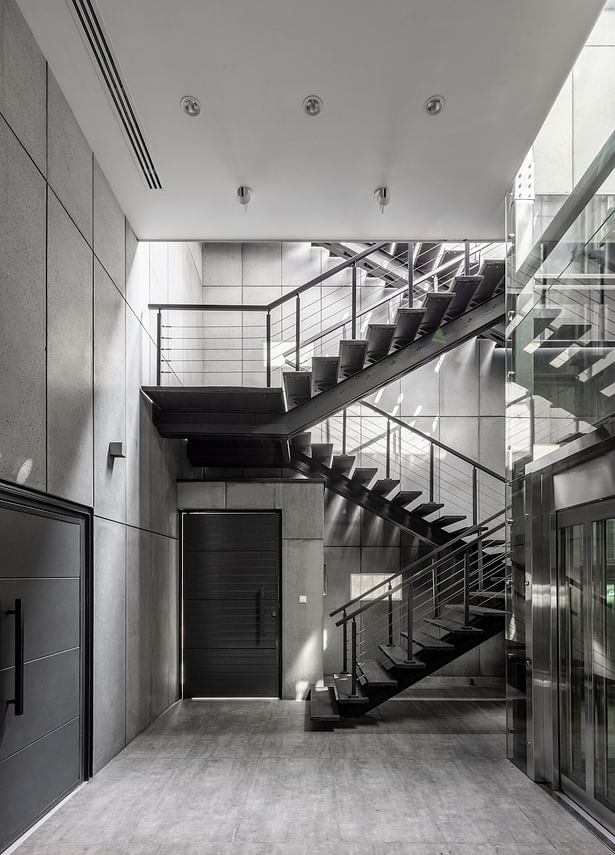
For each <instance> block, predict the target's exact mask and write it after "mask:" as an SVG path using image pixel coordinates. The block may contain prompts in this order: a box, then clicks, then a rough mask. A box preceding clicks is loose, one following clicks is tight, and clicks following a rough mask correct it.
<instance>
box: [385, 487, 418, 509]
mask: <svg viewBox="0 0 615 855" xmlns="http://www.w3.org/2000/svg"><path fill="white" fill-rule="evenodd" d="M421 495H422V493H421V491H420V490H400V491H399V493H397V495H396V496H393V498H392V499H391V501H392V502H393V504H394V505H402V506H406V505H409V504H411V503H412V502H414V501H415V500H416V499H418V498H419V496H421Z"/></svg>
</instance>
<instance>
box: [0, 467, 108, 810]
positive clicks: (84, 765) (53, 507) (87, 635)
mask: <svg viewBox="0 0 615 855" xmlns="http://www.w3.org/2000/svg"><path fill="white" fill-rule="evenodd" d="M0 507H4V508H12V509H17V510H20V511H22V512H24V513H30V514H35V515H36V514H38V515H43V516H47V517H52V518H55V519H66V517H70V518H72V519H73V520H74V519H78V520H80V521H81V522H82V524H83V532H84V536H83V538H82V542H81V568H82V577H81V586H80V608H81V615H80V642H81V652H80V665H79V671H80V680H81V691H80V709H79V714H80V719H81V727H80V758H81V776H82V781H83V782H85V781H88V780H89V779H90V778H91V777H92V774H93V756H94V741H93V731H94V707H93V698H94V690H93V689H94V572H93V570H94V537H93V531H94V524H93V523H94V514H93V511H92V508H88V507H86V506H85V505H79V504H77V503H76V502H71V501H68V500H66V499H61V498H58V497H56V496H51V495H49V494H47V493H43V492H41V491H40V490H33V489H30V488H26V487H21V486H17V485H15V484H11V483H9V482H8V481H3V480H0ZM64 798H66V794H64V795H63V796H62V797H61V798H60V799H59V800H58V801H61V800H62V799H64ZM57 803H58V802H56V803H55V804H57ZM55 804H52V805H50V806H49V810H52V809H53V807H54V806H55ZM40 819H41V817H39V820H40ZM39 820H37V822H38V821H39Z"/></svg>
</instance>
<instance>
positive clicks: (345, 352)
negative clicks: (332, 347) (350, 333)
mask: <svg viewBox="0 0 615 855" xmlns="http://www.w3.org/2000/svg"><path fill="white" fill-rule="evenodd" d="M339 348H340V352H339V364H338V378H339V379H340V380H344V379H346V377H352V376H353V374H358V372H359V371H361V369H362V368H363V363H364V362H365V354H366V352H367V339H348V338H346V339H344V338H343V339H342V340H341V341H340V345H339Z"/></svg>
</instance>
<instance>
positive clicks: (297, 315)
mask: <svg viewBox="0 0 615 855" xmlns="http://www.w3.org/2000/svg"><path fill="white" fill-rule="evenodd" d="M300 359H301V295H300V294H297V297H296V298H295V371H299V367H300V365H299V363H300Z"/></svg>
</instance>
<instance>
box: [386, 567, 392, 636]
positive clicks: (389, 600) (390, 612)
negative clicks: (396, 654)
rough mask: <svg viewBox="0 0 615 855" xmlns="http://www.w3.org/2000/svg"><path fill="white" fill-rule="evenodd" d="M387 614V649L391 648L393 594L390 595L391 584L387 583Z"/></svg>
mask: <svg viewBox="0 0 615 855" xmlns="http://www.w3.org/2000/svg"><path fill="white" fill-rule="evenodd" d="M387 603H388V613H389V615H388V616H389V641H388V644H389V647H393V594H392V593H391V583H390V582H389V596H388V598H387Z"/></svg>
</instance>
